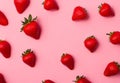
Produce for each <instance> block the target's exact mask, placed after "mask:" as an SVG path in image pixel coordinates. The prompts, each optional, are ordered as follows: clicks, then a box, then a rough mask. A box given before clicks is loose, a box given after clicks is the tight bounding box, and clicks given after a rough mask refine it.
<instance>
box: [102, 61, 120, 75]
mask: <svg viewBox="0 0 120 83" xmlns="http://www.w3.org/2000/svg"><path fill="white" fill-rule="evenodd" d="M119 68H120V66H119V64H118V63H117V62H110V63H109V64H108V65H107V67H106V68H105V70H104V75H105V76H113V75H116V74H118V73H119Z"/></svg>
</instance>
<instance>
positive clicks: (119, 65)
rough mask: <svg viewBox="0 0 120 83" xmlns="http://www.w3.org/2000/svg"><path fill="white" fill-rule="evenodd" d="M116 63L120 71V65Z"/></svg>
mask: <svg viewBox="0 0 120 83" xmlns="http://www.w3.org/2000/svg"><path fill="white" fill-rule="evenodd" d="M114 63H115V64H116V65H117V66H118V68H119V70H120V64H118V62H115V61H114Z"/></svg>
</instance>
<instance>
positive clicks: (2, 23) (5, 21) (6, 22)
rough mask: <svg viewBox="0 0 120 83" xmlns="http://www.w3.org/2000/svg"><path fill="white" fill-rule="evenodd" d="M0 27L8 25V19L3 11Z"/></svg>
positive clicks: (0, 12) (0, 16)
mask: <svg viewBox="0 0 120 83" xmlns="http://www.w3.org/2000/svg"><path fill="white" fill-rule="evenodd" d="M0 25H3V26H6V25H8V19H7V17H6V16H5V14H4V13H3V12H2V11H0Z"/></svg>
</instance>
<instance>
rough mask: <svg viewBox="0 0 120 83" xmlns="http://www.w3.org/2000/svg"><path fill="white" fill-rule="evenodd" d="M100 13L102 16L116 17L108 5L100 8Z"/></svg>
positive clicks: (104, 4) (102, 5)
mask: <svg viewBox="0 0 120 83" xmlns="http://www.w3.org/2000/svg"><path fill="white" fill-rule="evenodd" d="M98 8H99V13H100V15H102V16H105V17H106V16H114V12H113V10H112V8H111V7H110V5H109V4H108V3H103V4H101V5H100V6H99V7H98Z"/></svg>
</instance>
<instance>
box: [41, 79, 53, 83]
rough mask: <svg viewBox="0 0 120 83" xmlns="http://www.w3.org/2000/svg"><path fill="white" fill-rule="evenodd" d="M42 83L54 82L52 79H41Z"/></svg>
mask: <svg viewBox="0 0 120 83" xmlns="http://www.w3.org/2000/svg"><path fill="white" fill-rule="evenodd" d="M42 83H55V82H53V81H52V80H49V79H47V80H45V81H42Z"/></svg>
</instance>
